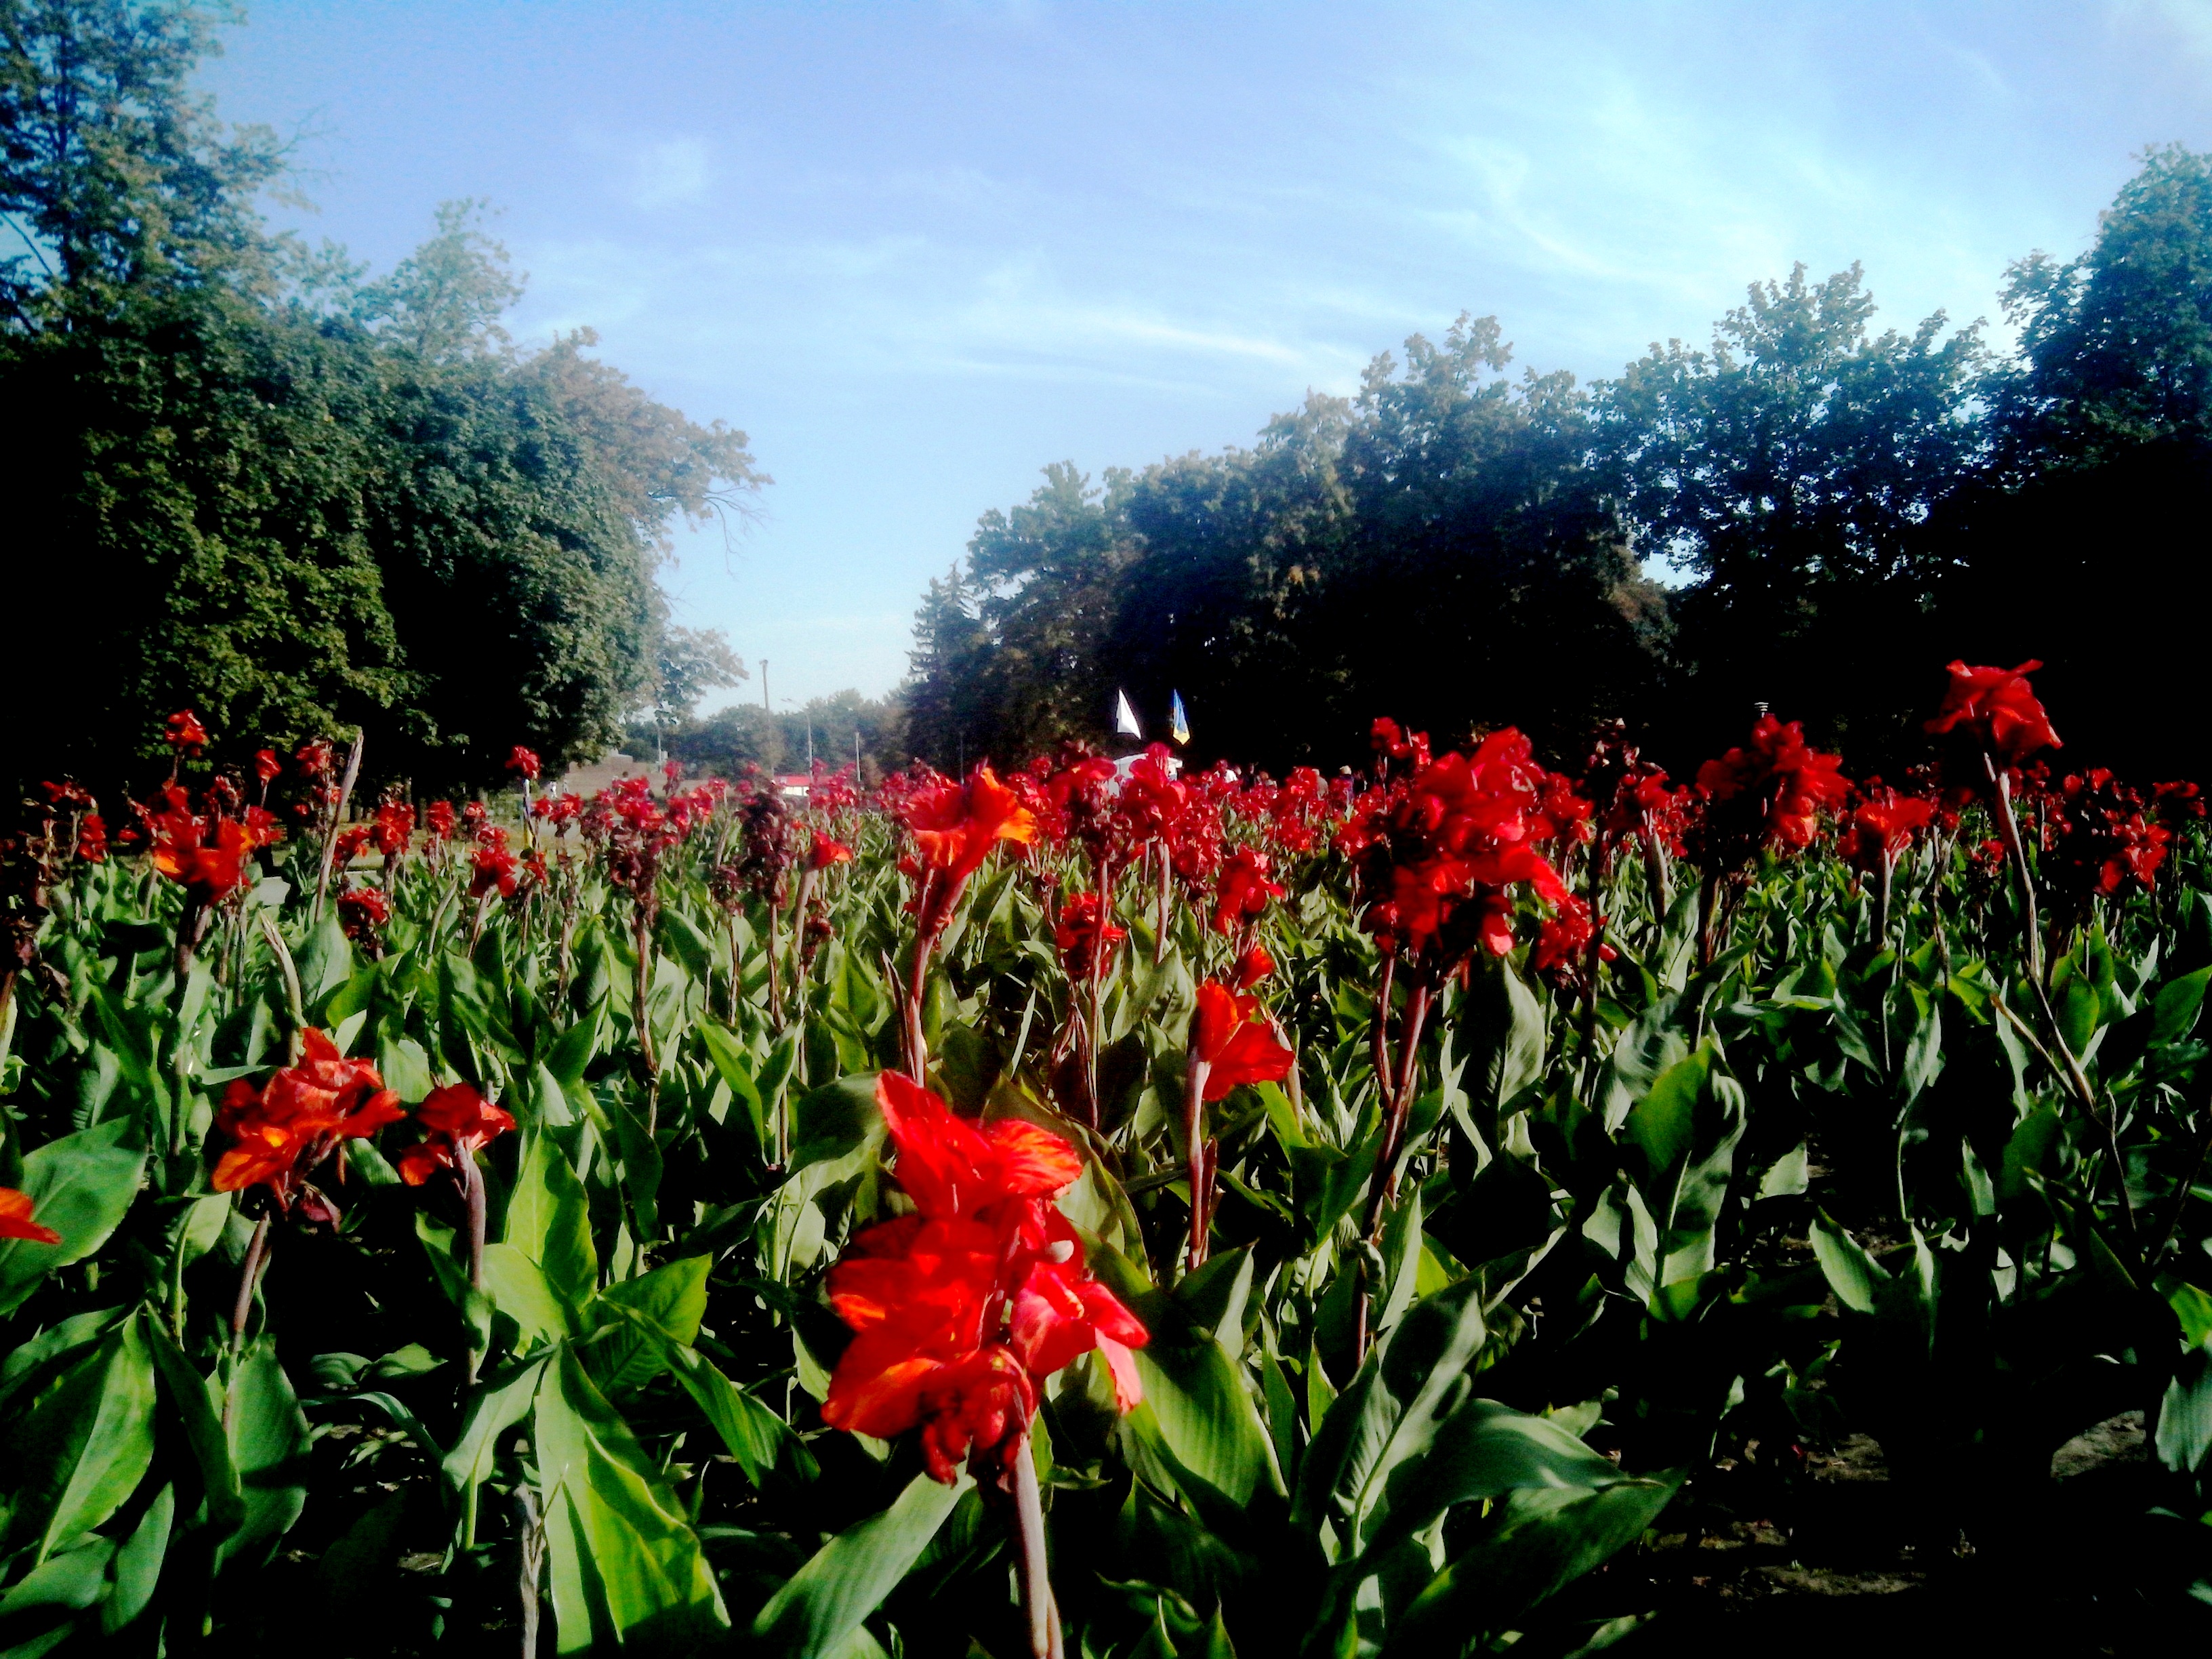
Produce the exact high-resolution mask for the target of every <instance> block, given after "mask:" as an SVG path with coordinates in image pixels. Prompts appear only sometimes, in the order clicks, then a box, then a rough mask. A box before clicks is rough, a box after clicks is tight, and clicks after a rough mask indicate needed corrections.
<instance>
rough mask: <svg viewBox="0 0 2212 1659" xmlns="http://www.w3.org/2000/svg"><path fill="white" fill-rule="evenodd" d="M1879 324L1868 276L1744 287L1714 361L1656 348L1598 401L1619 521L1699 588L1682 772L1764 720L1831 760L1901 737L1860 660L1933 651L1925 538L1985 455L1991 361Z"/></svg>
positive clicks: (1678, 612) (1935, 329)
mask: <svg viewBox="0 0 2212 1659" xmlns="http://www.w3.org/2000/svg"><path fill="white" fill-rule="evenodd" d="M1874 309H1875V304H1874V296H1873V295H1871V294H1869V292H1868V291H1867V289H1866V288H1865V285H1864V282H1863V273H1862V271H1861V270H1860V268H1859V267H1858V266H1857V265H1853V266H1852V267H1851V268H1850V270H1844V271H1840V272H1838V273H1837V274H1836V275H1834V276H1830V277H1829V278H1827V279H1826V281H1825V282H1821V283H1808V281H1807V280H1806V277H1805V268H1804V267H1803V266H1802V265H1799V266H1797V267H1796V269H1794V270H1792V271H1791V273H1790V277H1789V278H1788V280H1787V281H1785V282H1782V283H1764V284H1759V283H1754V284H1753V286H1752V288H1751V289H1750V291H1749V296H1748V299H1747V303H1746V304H1745V305H1743V306H1741V307H1738V308H1737V309H1735V310H1733V311H1731V312H1729V313H1728V314H1727V315H1726V316H1725V317H1724V318H1723V319H1721V321H1720V323H1719V324H1718V325H1716V327H1715V329H1714V333H1713V341H1712V346H1711V350H1709V351H1699V350H1693V349H1689V348H1687V347H1686V346H1684V345H1683V343H1681V342H1680V340H1670V341H1669V342H1668V343H1667V344H1666V345H1665V346H1663V347H1662V346H1659V345H1654V346H1653V347H1652V348H1651V349H1650V352H1649V353H1648V354H1647V355H1646V356H1644V357H1643V358H1642V359H1640V360H1639V361H1638V362H1634V363H1632V364H1630V365H1629V367H1628V368H1627V369H1626V372H1625V373H1624V374H1622V375H1621V377H1620V379H1619V380H1613V381H1610V382H1606V383H1601V385H1600V386H1597V387H1596V388H1595V418H1596V437H1597V446H1596V453H1597V459H1598V460H1599V463H1600V464H1601V465H1602V466H1603V467H1605V468H1606V469H1607V471H1609V472H1610V473H1611V475H1612V477H1613V483H1614V487H1615V489H1616V491H1617V500H1618V502H1619V505H1620V511H1621V513H1622V515H1623V518H1624V519H1625V520H1626V523H1627V524H1628V526H1630V527H1631V529H1632V532H1634V534H1635V535H1636V536H1637V537H1638V541H1639V544H1640V545H1641V546H1642V548H1643V549H1644V551H1645V552H1646V554H1647V556H1659V557H1664V558H1665V559H1667V560H1668V561H1669V562H1672V563H1673V564H1674V565H1675V566H1676V567H1677V568H1680V569H1681V570H1683V571H1685V572H1687V573H1689V574H1692V576H1693V577H1694V578H1695V580H1694V581H1693V582H1692V584H1691V586H1690V587H1689V589H1688V591H1687V592H1685V593H1683V594H1682V595H1681V596H1680V600H1679V602H1678V603H1677V604H1676V605H1675V606H1674V614H1675V616H1676V617H1677V619H1678V623H1679V627H1680V635H1679V643H1678V647H1677V649H1678V652H1679V654H1680V659H1681V661H1682V664H1683V666H1684V667H1685V668H1686V670H1687V671H1688V674H1689V680H1690V686H1691V696H1690V697H1689V699H1688V701H1687V702H1686V705H1685V707H1684V708H1683V709H1682V714H1681V720H1682V726H1681V728H1680V729H1681V733H1682V739H1681V740H1682V743H1683V745H1684V748H1685V752H1686V753H1687V752H1688V751H1689V750H1693V749H1701V748H1703V747H1704V746H1707V745H1710V744H1711V743H1713V742H1715V741H1717V740H1718V739H1719V738H1722V737H1723V736H1725V735H1726V734H1728V733H1729V732H1732V731H1733V730H1734V728H1735V726H1738V725H1741V724H1742V723H1743V722H1744V721H1745V720H1748V718H1749V715H1750V712H1751V704H1752V703H1753V701H1754V700H1758V701H1763V702H1771V704H1773V705H1774V706H1775V708H1777V709H1778V710H1781V711H1785V712H1786V713H1788V714H1790V715H1791V716H1793V717H1802V718H1805V719H1807V720H1810V721H1811V722H1813V723H1814V726H1815V727H1816V728H1817V729H1818V730H1819V731H1820V732H1821V733H1822V734H1823V735H1824V736H1826V738H1830V739H1832V740H1842V739H1844V738H1847V737H1848V738H1850V739H1851V740H1852V741H1853V742H1854V743H1863V742H1865V741H1867V740H1872V741H1875V742H1880V741H1882V740H1885V739H1886V738H1888V737H1889V736H1890V735H1891V734H1892V733H1893V732H1894V731H1895V730H1896V728H1897V726H1898V724H1899V719H1900V715H1899V712H1898V709H1897V706H1896V704H1897V699H1896V698H1895V697H1894V696H1893V695H1892V694H1891V693H1890V692H1889V691H1888V690H1886V689H1885V688H1882V687H1881V686H1878V685H1872V684H1869V676H1868V675H1867V673H1866V672H1865V668H1866V665H1867V662H1868V653H1869V650H1870V649H1882V650H1884V651H1886V652H1888V653H1895V655H1896V657H1897V659H1900V660H1907V661H1910V660H1917V659H1918V658H1919V657H1921V656H1924V655H1925V654H1927V653H1929V652H1931V651H1933V652H1937V653H1942V644H1941V642H1940V639H1939V638H1938V636H1937V635H1936V634H1935V633H1934V632H1933V631H1932V630H1931V629H1929V628H1928V627H1927V624H1926V616H1927V606H1928V600H1929V595H1930V593H1931V592H1932V590H1933V587H1934V585H1935V580H1936V574H1937V572H1938V571H1939V570H1940V568H1941V566H1942V562H1943V557H1944V554H1943V551H1942V546H1941V544H1940V543H1939V542H1938V541H1936V538H1931V537H1930V536H1929V535H1928V534H1927V527H1928V526H1929V523H1930V521H1931V520H1932V518H1933V516H1934V515H1935V514H1936V513H1937V512H1938V511H1939V510H1940V508H1941V507H1942V505H1943V503H1944V502H1945V501H1946V500H1947V499H1948V497H1949V496H1950V495H1951V494H1952V493H1953V492H1954V491H1955V490H1957V489H1959V488H1960V486H1961V485H1962V484H1963V483H1964V482H1965V481H1966V479H1967V478H1968V477H1970V476H1971V473H1972V468H1973V466H1974V465H1975V463H1976V461H1977V459H1978V457H1979V456H1980V454H1981V453H1982V451H1983V449H1984V444H1985V441H1986V439H1985V434H1984V429H1983V427H1982V425H1981V423H1980V422H1979V420H1978V411H1979V407H1980V406H1979V404H1978V398H1979V397H1980V395H1981V393H1982V391H1983V387H1984V377H1985V372H1986V368H1987V353H1986V350H1985V348H1984V345H1983V343H1982V340H1981V335H1980V326H1979V325H1978V324H1977V325H1972V326H1969V327H1966V328H1964V329H1959V330H1954V331H1950V332H1949V333H1948V336H1947V334H1946V327H1947V324H1946V319H1945V318H1944V316H1943V315H1942V313H1936V315H1935V316H1932V317H1929V318H1928V319H1926V320H1925V321H1923V322H1922V323H1921V324H1920V325H1918V326H1917V328H1915V329H1914V330H1913V331H1912V332H1911V333H1910V334H1900V333H1899V332H1898V331H1894V330H1890V331H1885V332H1883V333H1881V334H1878V335H1877V334H1875V333H1874V332H1872V329H1871V322H1872V319H1873V315H1874ZM1940 659H1941V657H1940V655H1939V656H1938V658H1937V660H1940Z"/></svg>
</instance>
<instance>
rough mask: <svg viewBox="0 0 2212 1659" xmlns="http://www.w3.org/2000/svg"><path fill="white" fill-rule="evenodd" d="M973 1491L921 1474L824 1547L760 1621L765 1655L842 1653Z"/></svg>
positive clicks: (803, 1657) (965, 1482)
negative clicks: (887, 1503) (884, 1505)
mask: <svg viewBox="0 0 2212 1659" xmlns="http://www.w3.org/2000/svg"><path fill="white" fill-rule="evenodd" d="M974 1484H975V1483H974V1482H973V1481H972V1480H970V1479H969V1477H968V1476H967V1475H966V1474H963V1475H961V1476H960V1478H959V1479H958V1480H956V1481H955V1482H954V1483H953V1484H952V1485H951V1486H940V1485H939V1484H938V1483H937V1482H936V1481H935V1480H931V1479H930V1478H929V1476H928V1475H927V1474H917V1475H916V1476H915V1477H914V1479H913V1480H910V1481H908V1483H907V1487H906V1490H905V1491H904V1492H901V1493H900V1494H899V1495H898V1497H897V1498H896V1499H895V1500H893V1502H892V1504H891V1505H890V1508H889V1509H886V1510H882V1511H880V1512H879V1513H878V1514H875V1515H872V1516H869V1517H868V1518H867V1519H866V1520H865V1521H861V1522H857V1523H855V1524H854V1525H853V1526H850V1527H848V1528H846V1529H845V1530H844V1531H842V1532H841V1533H839V1534H837V1535H836V1537H835V1538H833V1539H831V1540H830V1541H829V1542H828V1543H826V1544H824V1545H823V1547H821V1548H820V1549H819V1550H817V1551H816V1552H815V1553H814V1554H813V1556H812V1557H811V1559H809V1560H808V1561H807V1563H806V1565H805V1566H803V1567H801V1568H800V1569H799V1571H797V1572H796V1573H794V1574H793V1575H792V1577H791V1579H790V1581H789V1582H788V1583H786V1584H785V1585H784V1587H783V1588H782V1589H780V1590H778V1591H777V1592H776V1593H775V1595H774V1596H772V1597H770V1598H769V1603H768V1605H767V1606H766V1607H763V1608H762V1609H761V1610H760V1613H759V1615H758V1616H757V1618H756V1619H754V1620H753V1625H752V1636H753V1639H754V1642H755V1644H757V1647H758V1648H759V1650H760V1651H761V1652H763V1654H776V1655H783V1656H788V1659H812V1656H814V1655H817V1654H824V1653H833V1652H835V1651H836V1649H837V1645H838V1644H839V1643H841V1642H842V1641H844V1640H845V1639H846V1638H848V1637H849V1636H850V1635H851V1633H852V1632H854V1631H855V1630H857V1629H859V1628H860V1621H861V1620H864V1619H866V1617H867V1616H868V1615H869V1614H870V1613H873V1612H874V1611H875V1610H876V1609H877V1607H879V1606H881V1605H882V1603H883V1600H884V1597H885V1596H886V1595H890V1593H891V1591H893V1590H894V1589H897V1588H898V1583H899V1581H900V1580H901V1579H902V1578H904V1577H906V1575H907V1572H908V1570H909V1569H910V1568H912V1566H913V1565H914V1564H915V1559H917V1558H918V1557H919V1556H920V1555H921V1553H922V1551H923V1550H924V1549H925V1548H927V1547H928V1544H929V1541H930V1540H931V1539H933V1538H934V1537H935V1536H936V1535H937V1529H938V1528H939V1527H941V1526H943V1525H944V1524H945V1518H946V1517H947V1516H950V1515H951V1513H952V1511H953V1510H954V1508H955V1507H956V1506H957V1504H959V1502H960V1499H961V1498H962V1496H963V1494H964V1493H965V1492H967V1491H968V1489H969V1487H970V1486H973V1485H974Z"/></svg>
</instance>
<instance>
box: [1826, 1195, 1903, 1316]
mask: <svg viewBox="0 0 2212 1659" xmlns="http://www.w3.org/2000/svg"><path fill="white" fill-rule="evenodd" d="M1813 1254H1814V1256H1815V1257H1817V1258H1818V1259H1819V1261H1820V1273H1821V1274H1822V1276H1823V1277H1824V1278H1826V1279H1827V1281H1828V1288H1829V1289H1830V1290H1832V1291H1834V1292H1835V1293H1836V1300H1837V1301H1838V1302H1840V1303H1842V1304H1844V1306H1845V1307H1846V1308H1849V1309H1850V1310H1851V1311H1852V1312H1853V1313H1863V1314H1870V1313H1872V1312H1873V1311H1874V1309H1875V1293H1876V1291H1878V1290H1879V1289H1880V1287H1881V1285H1885V1284H1887V1283H1888V1282H1889V1277H1890V1275H1889V1271H1888V1269H1887V1268H1886V1267H1883V1266H1882V1265H1881V1263H1880V1262H1879V1261H1875V1259H1874V1258H1873V1257H1872V1256H1871V1255H1868V1254H1867V1252H1866V1247H1865V1246H1864V1245H1863V1244H1861V1243H1859V1242H1858V1241H1857V1239H1855V1238H1853V1237H1851V1236H1850V1234H1849V1233H1847V1232H1845V1231H1844V1230H1843V1229H1842V1228H1841V1227H1838V1225H1836V1224H1835V1223H1834V1222H1833V1221H1831V1220H1830V1219H1829V1218H1827V1217H1826V1215H1825V1214H1823V1215H1819V1216H1815V1217H1814V1218H1813Z"/></svg>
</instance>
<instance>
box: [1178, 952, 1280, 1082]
mask: <svg viewBox="0 0 2212 1659" xmlns="http://www.w3.org/2000/svg"><path fill="white" fill-rule="evenodd" d="M1190 1051H1191V1054H1192V1055H1193V1057H1194V1058H1195V1059H1197V1060H1200V1061H1201V1062H1203V1063H1204V1065H1205V1066H1206V1068H1207V1069H1206V1100H1208V1101H1209V1102H1211V1101H1216V1100H1218V1099H1220V1098H1221V1097H1223V1096H1224V1095H1225V1094H1227V1093H1228V1092H1229V1091H1231V1089H1234V1088H1237V1087H1238V1086H1239V1085H1243V1084H1247V1083H1279V1082H1281V1081H1282V1080H1283V1079H1285V1078H1286V1077H1288V1076H1289V1075H1290V1073H1291V1060H1292V1059H1293V1058H1294V1056H1293V1055H1292V1054H1291V1051H1290V1050H1289V1049H1288V1048H1285V1047H1284V1046H1283V1044H1282V1043H1281V1042H1279V1040H1278V1039H1277V1037H1276V1036H1275V1030H1274V1027H1273V1025H1272V1024H1269V1023H1268V1022H1267V1019H1266V1018H1264V1017H1262V1016H1261V1012H1260V999H1259V998H1257V997H1250V996H1238V995H1237V994H1236V993H1235V992H1233V991H1231V990H1230V989H1229V988H1228V987H1226V986H1225V985H1222V984H1220V983H1219V982H1218V981H1214V980H1207V981H1206V982H1205V983H1204V984H1203V985H1200V987H1198V1010H1197V1012H1195V1013H1194V1014H1192V1016H1191V1018H1190Z"/></svg>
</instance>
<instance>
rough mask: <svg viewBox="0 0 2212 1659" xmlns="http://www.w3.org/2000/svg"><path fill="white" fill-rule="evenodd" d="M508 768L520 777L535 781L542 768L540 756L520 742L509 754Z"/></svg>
mask: <svg viewBox="0 0 2212 1659" xmlns="http://www.w3.org/2000/svg"><path fill="white" fill-rule="evenodd" d="M540 769H541V768H540V766H539V764H538V757H537V756H536V755H535V754H533V753H532V751H531V750H527V749H525V748H524V747H523V746H522V745H521V744H519V743H518V744H515V745H514V747H513V750H510V751H509V753H508V755H507V770H508V771H510V772H512V773H513V774H514V775H516V776H518V777H520V778H525V779H527V780H528V781H531V782H532V783H535V782H536V781H538V772H539V770H540Z"/></svg>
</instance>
